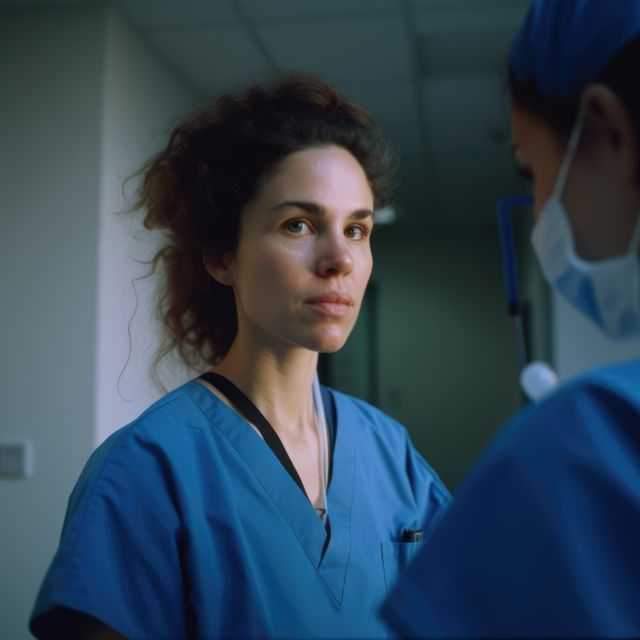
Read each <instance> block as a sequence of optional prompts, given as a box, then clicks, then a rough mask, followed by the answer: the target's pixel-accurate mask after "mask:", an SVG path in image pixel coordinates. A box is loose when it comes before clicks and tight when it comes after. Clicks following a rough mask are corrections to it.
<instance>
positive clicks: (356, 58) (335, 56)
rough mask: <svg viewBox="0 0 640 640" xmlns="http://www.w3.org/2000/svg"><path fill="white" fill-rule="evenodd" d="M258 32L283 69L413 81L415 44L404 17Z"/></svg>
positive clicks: (335, 76) (361, 78)
mask: <svg viewBox="0 0 640 640" xmlns="http://www.w3.org/2000/svg"><path fill="white" fill-rule="evenodd" d="M257 29H258V32H259V34H260V35H261V37H262V39H263V41H264V42H265V44H266V46H267V48H268V49H269V51H270V52H271V54H272V56H273V58H274V59H275V61H276V63H277V65H278V66H279V67H280V68H281V69H287V70H301V71H306V72H308V73H316V74H320V75H322V76H325V77H327V78H328V79H330V80H333V81H339V80H344V79H347V80H349V79H353V78H358V80H359V81H360V82H364V81H375V80H376V79H379V78H381V77H382V78H389V79H394V80H399V79H408V78H410V77H411V65H410V48H409V41H408V37H407V33H406V30H405V28H404V25H403V22H402V20H401V19H400V18H362V19H359V20H353V19H345V20H331V21H329V20H328V21H322V22H311V21H306V22H298V23H295V24H287V25H276V24H269V25H258V26H257Z"/></svg>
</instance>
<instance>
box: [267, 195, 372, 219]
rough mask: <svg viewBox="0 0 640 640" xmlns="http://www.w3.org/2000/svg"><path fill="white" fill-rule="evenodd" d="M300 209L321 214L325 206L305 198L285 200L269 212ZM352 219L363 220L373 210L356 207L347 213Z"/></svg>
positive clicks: (369, 215) (313, 213)
mask: <svg viewBox="0 0 640 640" xmlns="http://www.w3.org/2000/svg"><path fill="white" fill-rule="evenodd" d="M291 208H295V209H302V210H303V211H306V212H307V213H310V214H312V215H317V216H322V215H324V214H325V213H326V211H325V208H324V207H322V206H320V205H319V204H316V203H315V202H308V201H306V200H285V201H283V202H280V203H279V204H277V205H276V206H275V207H272V208H271V209H269V213H277V212H279V211H282V210H283V209H291ZM349 217H350V218H353V219H354V220H364V219H365V218H373V211H371V209H356V210H355V211H353V212H351V214H350V215H349Z"/></svg>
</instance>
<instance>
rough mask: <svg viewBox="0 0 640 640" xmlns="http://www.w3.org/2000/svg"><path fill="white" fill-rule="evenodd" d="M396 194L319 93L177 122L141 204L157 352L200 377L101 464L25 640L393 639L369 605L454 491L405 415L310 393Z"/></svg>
mask: <svg viewBox="0 0 640 640" xmlns="http://www.w3.org/2000/svg"><path fill="white" fill-rule="evenodd" d="M390 184H391V182H390V163H389V154H388V151H387V150H386V149H385V147H384V145H383V143H382V141H381V138H380V136H379V135H378V133H377V132H376V130H375V129H374V127H373V124H372V122H371V120H370V118H369V116H368V115H367V114H366V113H365V112H364V111H363V110H362V109H361V108H360V107H358V106H357V105H355V104H353V103H351V102H349V101H347V100H345V99H344V98H343V97H342V96H340V95H339V94H338V93H337V92H336V90H335V89H334V88H333V87H331V86H330V85H328V84H326V83H324V82H322V81H320V80H316V79H312V78H307V77H300V76H288V77H285V78H283V79H281V80H280V81H278V82H275V83H274V84H272V85H268V86H265V87H261V86H254V87H251V88H249V89H247V90H246V91H244V92H243V93H241V94H240V95H237V96H226V97H223V98H221V99H219V100H218V101H217V102H216V103H215V104H213V105H212V106H210V107H208V108H206V109H204V110H203V111H201V112H200V113H198V114H196V115H194V116H192V117H190V118H188V119H187V120H185V121H184V122H183V123H182V124H181V125H179V126H178V127H177V128H176V129H175V131H174V132H173V134H172V135H171V139H170V141H169V143H168V145H167V147H166V149H164V151H162V152H161V153H159V154H158V155H157V156H156V157H155V158H153V159H152V160H151V161H150V163H149V164H148V166H147V167H146V169H145V171H144V175H143V181H142V183H141V189H140V199H139V203H138V204H139V206H140V207H141V208H142V209H144V210H145V211H146V217H145V225H146V226H147V227H149V228H155V229H161V230H162V231H163V232H164V234H165V236H166V238H167V244H166V246H165V247H163V248H162V249H161V250H160V252H159V253H158V254H157V256H156V260H155V264H158V265H160V264H161V265H162V267H163V270H164V275H165V278H166V286H165V288H164V289H163V293H162V296H161V311H162V313H163V315H164V319H165V324H166V328H167V332H168V333H167V336H168V338H167V343H166V344H165V346H164V349H163V353H166V352H168V351H170V350H171V349H172V348H176V349H177V350H178V351H179V353H180V354H181V355H182V357H183V359H184V360H185V361H186V362H187V363H188V364H190V365H193V366H201V367H202V368H204V369H207V370H208V371H207V373H205V374H204V375H203V376H201V377H199V378H197V379H195V380H192V381H190V382H188V383H187V384H185V385H183V386H181V387H180V388H178V389H176V390H175V391H173V392H172V393H169V394H168V395H167V396H165V397H164V398H162V399H161V400H160V401H159V402H157V403H156V404H154V405H153V406H152V407H151V408H149V409H148V410H147V411H146V412H145V413H144V414H143V415H142V416H140V418H138V419H137V420H135V421H134V422H133V423H131V424H130V425H128V426H127V427H125V428H123V429H121V430H120V431H118V432H116V433H115V434H114V435H112V436H111V437H110V438H109V439H108V440H107V441H106V442H105V443H104V444H103V445H102V446H101V447H99V448H98V450H97V451H96V452H95V453H94V454H93V455H92V457H91V459H90V460H89V462H88V464H87V466H86V468H85V470H84V472H83V474H82V476H81V477H80V480H79V481H78V484H77V486H76V488H75V490H74V492H73V494H72V496H71V500H70V503H69V509H68V513H67V517H66V521H65V525H64V530H63V534H62V540H61V542H60V547H59V549H58V552H57V554H56V556H55V558H54V560H53V563H52V566H51V568H50V569H49V572H48V574H47V576H46V578H45V581H44V584H43V586H42V588H41V591H40V594H39V596H38V600H37V602H36V606H35V611H34V614H33V617H32V620H31V630H32V631H33V633H34V634H35V635H36V636H38V637H42V638H44V637H55V638H59V637H72V636H73V635H74V634H75V635H76V636H78V637H121V636H122V635H123V636H126V637H135V638H183V637H202V638H214V637H228V636H239V637H266V636H272V637H309V636H318V637H330V636H334V637H347V636H356V637H375V636H386V635H387V629H386V627H385V625H383V624H382V623H381V622H380V621H379V620H377V618H376V616H375V611H376V609H377V607H378V606H379V605H380V603H381V602H382V600H383V598H384V597H385V595H386V593H387V590H388V589H389V587H390V586H391V584H393V582H394V580H395V577H396V575H397V573H398V571H399V569H400V566H401V565H402V564H403V563H404V562H406V560H407V558H408V556H409V555H410V554H411V551H412V549H413V548H415V547H416V542H413V540H415V539H418V538H420V537H421V536H422V535H423V532H426V531H428V530H429V528H430V526H431V525H432V524H433V523H434V522H435V520H436V519H437V518H438V517H439V515H440V514H441V512H442V511H443V509H444V507H445V506H446V504H447V502H448V500H449V496H448V494H447V492H446V489H445V488H444V487H443V485H442V484H441V482H440V481H439V480H438V478H437V477H436V476H435V474H434V473H433V471H432V470H431V469H430V468H429V466H428V465H427V464H426V463H425V461H424V460H423V459H422V458H421V456H420V455H419V454H418V453H417V452H416V451H415V449H414V448H413V447H412V445H411V443H410V442H409V439H408V436H407V433H406V431H405V430H404V429H403V428H402V427H401V426H400V425H399V424H398V423H396V422H395V421H393V420H392V419H391V418H389V417H387V416H385V415H384V414H382V413H381V412H380V411H378V410H376V409H374V408H373V407H371V406H369V405H367V404H366V403H364V402H361V401H359V400H356V399H354V398H350V397H347V396H345V395H343V394H340V393H338V392H336V391H332V390H329V389H322V391H321V392H318V393H317V394H316V397H315V401H314V395H313V393H312V390H313V381H314V376H315V372H316V365H317V358H318V353H319V352H332V351H336V350H337V349H339V348H340V347H341V346H342V345H343V344H344V342H345V341H346V339H347V337H348V336H349V333H350V331H351V330H352V328H353V326H354V323H355V321H356V318H357V315H358V310H359V308H360V304H361V302H362V297H363V295H364V291H365V287H366V285H367V281H368V279H369V276H370V273H371V269H372V256H371V247H370V235H371V231H372V227H373V212H374V210H375V209H376V208H377V207H379V206H382V205H384V204H385V203H387V201H388V200H389V197H390ZM316 389H317V388H316ZM323 415H324V417H323Z"/></svg>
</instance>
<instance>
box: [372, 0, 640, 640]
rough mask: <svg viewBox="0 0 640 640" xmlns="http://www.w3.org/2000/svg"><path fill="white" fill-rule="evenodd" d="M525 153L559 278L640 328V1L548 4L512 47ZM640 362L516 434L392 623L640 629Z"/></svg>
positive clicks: (524, 416) (538, 7) (595, 381)
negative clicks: (639, 253) (639, 76)
mask: <svg viewBox="0 0 640 640" xmlns="http://www.w3.org/2000/svg"><path fill="white" fill-rule="evenodd" d="M510 62H511V68H510V89H511V97H512V137H513V150H514V155H515V159H516V162H517V163H518V164H519V165H520V167H521V168H522V169H523V170H524V171H525V172H527V173H528V174H529V175H530V176H531V179H532V181H533V191H534V212H535V216H536V224H535V227H534V231H533V236H532V243H533V246H534V249H535V250H536V253H537V255H538V259H539V261H540V265H541V267H542V271H543V273H544V275H545V277H546V278H547V280H548V281H549V282H550V284H551V285H552V286H553V287H554V288H555V289H556V290H558V291H559V293H560V294H561V295H563V296H564V297H565V298H566V299H567V300H568V301H569V302H571V303H572V304H573V305H574V306H575V307H576V308H577V309H579V310H580V311H581V312H582V313H584V314H585V315H586V316H588V317H589V318H590V319H591V320H592V321H593V322H594V323H595V324H596V325H597V326H599V327H600V328H601V329H602V330H603V331H604V332H605V333H606V334H607V335H609V336H611V337H613V338H616V339H622V338H625V337H628V336H632V335H638V333H640V257H639V255H638V252H639V248H640V246H639V245H640V221H639V216H638V213H639V212H640V147H639V140H640V136H639V132H640V90H639V88H638V77H637V70H638V68H640V3H638V2H637V0H616V2H613V3H609V2H603V1H602V0H562V1H559V0H536V1H534V2H533V3H532V6H531V10H530V12H529V15H528V17H527V20H526V22H525V24H524V26H523V27H522V30H521V31H520V33H519V35H518V37H517V39H516V41H515V43H514V45H513V48H512V50H511V56H510ZM639 541H640V360H639V359H633V360H630V361H627V362H620V363H618V364H615V365H612V366H608V367H605V368H602V369H598V370H596V371H592V372H590V373H588V374H586V375H583V376H581V377H580V378H578V379H576V380H572V381H569V382H568V383H567V384H565V385H563V386H562V387H561V388H560V389H559V390H558V391H556V392H555V393H553V394H552V395H551V396H549V397H547V398H546V399H545V400H544V401H542V402H540V403H539V404H538V405H536V406H533V407H528V408H527V409H525V410H524V411H523V412H522V413H521V414H520V415H518V416H516V418H515V419H514V420H513V421H512V423H511V424H510V425H509V427H508V428H507V429H506V430H505V431H503V433H502V434H501V435H500V437H499V438H498V439H497V441H496V442H495V443H494V444H493V446H492V447H491V448H490V450H489V451H488V453H487V454H486V455H485V456H484V457H483V458H482V459H481V460H480V462H479V463H478V465H477V466H476V468H475V469H474V471H473V472H472V474H471V476H470V477H469V478H468V480H467V481H466V482H465V483H464V484H463V486H462V487H461V489H460V491H459V493H458V494H457V496H456V501H455V503H454V505H453V506H452V508H451V510H450V511H449V512H448V513H447V515H446V516H445V517H444V518H443V519H442V520H441V521H440V523H439V524H438V526H437V527H436V529H435V530H434V532H433V534H432V537H431V539H430V542H429V545H428V546H426V547H425V548H424V550H422V551H421V553H420V555H419V556H418V557H417V558H416V562H415V563H414V564H413V565H412V566H411V568H410V569H409V571H408V573H407V575H406V576H404V578H403V579H402V580H401V581H400V582H399V585H398V588H397V590H396V591H395V593H394V595H393V596H392V598H391V599H390V602H389V603H388V604H387V605H386V606H385V609H384V617H385V618H386V619H387V620H390V621H391V622H392V626H393V627H394V628H395V629H396V630H397V631H399V632H400V633H402V634H403V635H405V636H420V637H447V636H449V637H450V636H453V637H469V636H476V637H477V636H480V637H497V636H511V637H522V636H527V637H541V636H552V637H581V638H585V637H594V636H596V637H640V545H639V544H638V542H639Z"/></svg>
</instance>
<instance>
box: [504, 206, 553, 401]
mask: <svg viewBox="0 0 640 640" xmlns="http://www.w3.org/2000/svg"><path fill="white" fill-rule="evenodd" d="M532 206H533V198H532V197H531V196H507V197H505V198H500V200H498V203H497V214H498V229H499V231H500V247H501V249H502V267H503V271H504V286H505V293H506V298H507V309H508V313H509V316H510V317H511V319H512V321H513V325H514V329H515V334H516V344H517V353H518V369H519V371H520V388H521V389H522V390H523V391H524V393H525V394H526V396H527V397H528V398H529V399H530V400H532V401H533V402H537V401H538V400H540V399H541V398H543V397H544V396H546V395H547V394H548V393H549V392H550V391H553V389H555V388H556V386H557V385H558V383H559V378H558V374H557V373H556V372H555V371H554V370H553V368H552V367H551V365H549V364H548V363H546V362H542V361H540V360H534V361H532V362H527V352H526V345H525V339H524V328H523V324H522V309H521V306H520V296H519V292H518V273H517V270H516V260H515V245H514V242H513V227H512V224H511V211H512V210H513V209H520V208H530V207H532Z"/></svg>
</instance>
